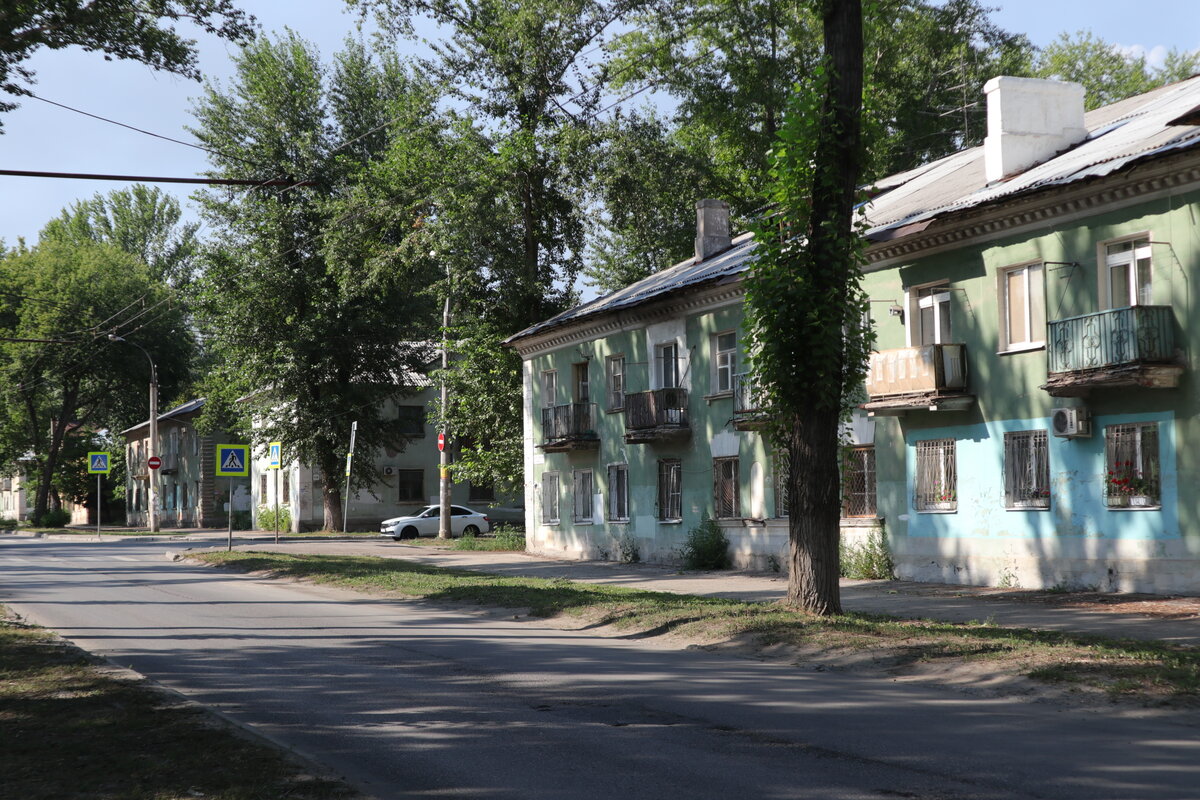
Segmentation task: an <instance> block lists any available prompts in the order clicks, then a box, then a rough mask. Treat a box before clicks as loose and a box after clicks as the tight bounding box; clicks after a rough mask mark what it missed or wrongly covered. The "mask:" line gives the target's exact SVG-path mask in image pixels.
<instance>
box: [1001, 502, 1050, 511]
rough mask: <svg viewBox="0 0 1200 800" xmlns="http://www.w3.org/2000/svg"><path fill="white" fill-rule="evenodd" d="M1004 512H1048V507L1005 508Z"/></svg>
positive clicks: (1047, 505)
mask: <svg viewBox="0 0 1200 800" xmlns="http://www.w3.org/2000/svg"><path fill="white" fill-rule="evenodd" d="M1004 510H1005V511H1049V510H1050V505H1049V504H1046V505H1044V506H1005V507H1004Z"/></svg>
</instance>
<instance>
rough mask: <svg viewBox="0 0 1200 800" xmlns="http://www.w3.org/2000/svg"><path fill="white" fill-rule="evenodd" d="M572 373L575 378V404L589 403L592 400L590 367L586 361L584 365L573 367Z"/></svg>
mask: <svg viewBox="0 0 1200 800" xmlns="http://www.w3.org/2000/svg"><path fill="white" fill-rule="evenodd" d="M572 372H573V374H574V378H575V402H576V403H589V402H591V399H592V388H591V384H590V383H589V382H588V365H587V362H586V361H585V362H584V363H582V364H574V365H572Z"/></svg>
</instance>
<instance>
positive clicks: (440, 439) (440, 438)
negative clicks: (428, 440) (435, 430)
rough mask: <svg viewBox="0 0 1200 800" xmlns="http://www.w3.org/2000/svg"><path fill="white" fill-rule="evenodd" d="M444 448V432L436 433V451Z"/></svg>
mask: <svg viewBox="0 0 1200 800" xmlns="http://www.w3.org/2000/svg"><path fill="white" fill-rule="evenodd" d="M445 449H446V434H444V433H439V434H438V452H439V453H440V452H441V451H443V450H445Z"/></svg>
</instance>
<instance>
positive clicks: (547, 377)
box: [542, 369, 558, 408]
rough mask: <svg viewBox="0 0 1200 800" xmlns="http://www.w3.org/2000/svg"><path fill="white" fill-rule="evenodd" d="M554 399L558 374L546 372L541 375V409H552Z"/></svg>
mask: <svg viewBox="0 0 1200 800" xmlns="http://www.w3.org/2000/svg"><path fill="white" fill-rule="evenodd" d="M556 397H558V372H557V371H556V370H552V369H550V370H546V371H545V372H543V373H542V407H543V408H551V407H553V406H554V401H555V398H556Z"/></svg>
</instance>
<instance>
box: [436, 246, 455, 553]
mask: <svg viewBox="0 0 1200 800" xmlns="http://www.w3.org/2000/svg"><path fill="white" fill-rule="evenodd" d="M449 368H450V264H449V262H447V263H446V303H445V305H443V306H442V430H441V434H442V435H441V436H440V437H438V449H439V450H441V452H440V453H438V476H439V480H438V500H439V502H440V503H441V515H440V520H439V522H438V538H439V539H449V538H450V536H451V534H452V532H451V529H450V451H449V450H447V449H446V438H448V437H447V436H446V434H447V433H448V431H447V430H446V410H447V409H448V408H449V403H450V388H449V387H448V386H447V385H446V370H448V369H449Z"/></svg>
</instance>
